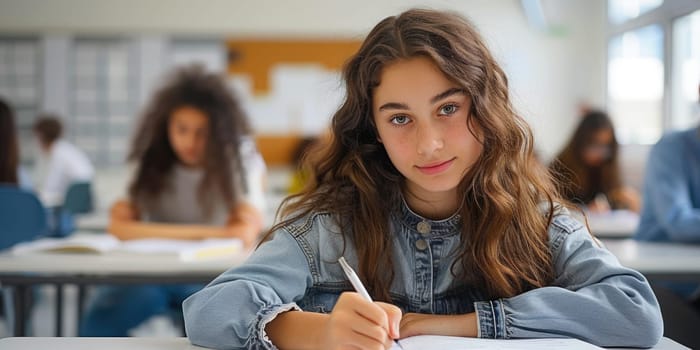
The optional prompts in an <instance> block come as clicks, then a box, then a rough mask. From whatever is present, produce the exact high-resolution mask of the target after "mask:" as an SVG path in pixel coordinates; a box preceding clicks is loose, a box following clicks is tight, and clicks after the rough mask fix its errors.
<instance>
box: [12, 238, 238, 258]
mask: <svg viewBox="0 0 700 350" xmlns="http://www.w3.org/2000/svg"><path fill="white" fill-rule="evenodd" d="M242 250H243V242H242V241H241V240H240V239H237V238H209V239H204V240H184V239H163V238H145V239H134V240H128V241H120V240H119V239H117V238H116V237H114V236H112V235H109V234H90V233H76V234H73V235H71V236H68V237H65V238H42V239H38V240H35V241H31V242H24V243H20V244H17V245H15V246H14V247H12V253H13V254H30V253H93V254H101V253H107V252H110V253H131V254H165V255H173V256H176V257H178V258H179V259H180V260H183V261H191V260H204V259H215V258H221V257H226V256H230V255H234V254H237V253H240V252H241V251H242Z"/></svg>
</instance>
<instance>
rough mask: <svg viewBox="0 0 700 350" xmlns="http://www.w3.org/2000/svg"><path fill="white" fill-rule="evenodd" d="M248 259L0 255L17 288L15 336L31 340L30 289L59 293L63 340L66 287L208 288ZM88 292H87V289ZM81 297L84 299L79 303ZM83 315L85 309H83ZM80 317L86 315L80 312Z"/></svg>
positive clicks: (6, 281) (9, 282)
mask: <svg viewBox="0 0 700 350" xmlns="http://www.w3.org/2000/svg"><path fill="white" fill-rule="evenodd" d="M247 255H248V254H239V255H236V256H233V257H227V258H224V259H216V260H206V261H193V262H184V261H181V260H180V259H179V258H177V257H175V256H170V255H158V254H153V255H142V254H125V253H123V252H122V253H105V254H64V253H37V254H23V255H13V254H11V253H1V254H0V284H1V285H2V286H3V287H8V286H9V287H14V298H15V303H14V304H15V315H16V317H15V325H14V334H15V335H16V336H23V335H24V334H25V328H24V327H25V319H26V315H25V312H26V311H27V299H28V293H29V291H30V287H31V286H34V285H40V284H53V285H56V287H57V292H58V293H57V300H56V303H57V304H56V305H57V312H56V326H57V328H56V335H61V320H62V308H61V305H62V304H61V303H62V300H61V299H62V293H61V291H62V290H63V285H64V284H75V285H78V286H79V287H83V286H86V285H97V284H152V283H157V284H166V283H172V284H185V283H208V282H209V281H211V280H212V279H213V278H214V277H216V276H218V275H219V274H221V273H222V272H223V271H225V270H227V269H228V268H230V267H232V266H236V265H239V264H240V263H242V262H243V260H245V258H246V257H247ZM81 289H82V288H81ZM80 299H81V297H79V300H80ZM78 307H79V309H80V307H81V303H80V302H79V303H78ZM78 315H80V310H79V311H78Z"/></svg>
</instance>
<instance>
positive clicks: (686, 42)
mask: <svg viewBox="0 0 700 350" xmlns="http://www.w3.org/2000/svg"><path fill="white" fill-rule="evenodd" d="M671 67H672V79H671V91H672V93H671V125H670V126H671V128H674V129H685V128H689V127H691V126H694V125H697V123H698V119H700V101H698V99H699V98H700V97H698V84H700V10H698V11H695V12H693V13H692V14H690V15H687V16H683V17H680V18H678V19H677V20H676V21H675V22H674V24H673V64H672V66H671Z"/></svg>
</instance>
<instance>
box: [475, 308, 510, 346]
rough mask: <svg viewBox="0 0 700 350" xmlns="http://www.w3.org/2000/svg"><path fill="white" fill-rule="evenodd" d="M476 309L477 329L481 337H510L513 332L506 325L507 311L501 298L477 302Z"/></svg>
mask: <svg viewBox="0 0 700 350" xmlns="http://www.w3.org/2000/svg"><path fill="white" fill-rule="evenodd" d="M474 310H476V329H477V336H478V337H479V338H487V339H508V338H510V333H511V332H509V331H508V329H507V327H506V323H507V322H506V312H505V310H504V308H503V301H502V300H501V299H498V300H492V301H478V302H475V303H474Z"/></svg>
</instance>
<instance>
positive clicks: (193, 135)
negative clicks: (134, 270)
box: [80, 66, 265, 336]
mask: <svg viewBox="0 0 700 350" xmlns="http://www.w3.org/2000/svg"><path fill="white" fill-rule="evenodd" d="M249 134H250V128H249V126H248V122H247V120H246V118H245V115H244V114H243V111H242V110H241V108H240V106H239V104H238V102H237V101H236V100H235V99H234V98H233V96H231V94H230V93H229V91H228V89H227V87H226V86H225V84H224V82H223V81H222V80H221V79H220V78H219V77H218V76H216V75H214V74H209V73H206V72H205V71H204V70H203V69H202V68H201V67H197V66H193V67H186V68H183V69H181V70H179V71H176V72H174V75H173V76H172V77H171V78H170V80H169V81H168V82H167V83H166V85H165V86H164V87H163V88H162V89H161V90H160V91H159V92H158V93H157V94H156V95H155V97H154V99H153V101H152V102H151V104H150V106H149V107H148V108H147V109H146V112H145V115H144V117H143V122H142V125H141V127H140V128H139V132H138V134H137V135H136V138H135V139H134V144H133V146H132V150H131V153H130V155H129V159H130V160H131V161H135V162H137V168H136V175H135V176H134V178H133V180H132V182H131V185H130V187H129V199H128V200H125V201H119V202H117V203H116V204H115V205H114V207H113V208H112V210H111V222H110V225H109V228H108V230H109V232H111V233H112V234H114V235H115V236H117V237H118V238H120V239H123V240H126V239H134V238H147V237H151V238H152V237H159V238H180V239H202V238H208V237H238V238H241V239H242V240H243V241H244V242H245V243H246V244H247V245H250V244H252V243H253V242H254V241H255V239H256V237H257V234H258V232H260V230H261V228H262V216H261V214H260V213H261V212H262V211H261V210H260V209H259V208H256V206H255V205H256V204H258V206H259V204H260V198H262V188H261V183H262V181H261V180H260V178H261V177H262V175H263V173H264V170H265V166H264V163H263V161H262V158H261V157H260V155H259V154H258V153H257V151H256V148H255V146H254V143H253V141H252V140H251V139H250V138H249ZM201 287H202V286H200V285H187V286H172V285H169V286H168V285H163V286H145V287H109V288H103V289H101V290H100V292H99V293H98V296H97V298H96V299H95V300H96V301H95V303H94V304H93V305H92V306H91V307H90V309H89V310H88V312H87V316H86V317H85V318H84V322H83V323H82V326H81V329H80V335H81V336H82V335H84V336H126V335H127V332H128V330H129V329H131V328H133V327H135V326H137V325H138V324H140V323H141V322H142V321H144V320H146V319H148V318H149V317H150V316H153V315H155V314H159V313H164V312H165V311H168V310H169V309H170V308H171V307H174V308H176V309H178V310H179V309H180V305H181V303H182V301H183V300H184V299H185V298H186V297H187V296H189V295H190V294H191V293H193V292H194V291H196V290H198V289H200V288H201Z"/></svg>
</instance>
